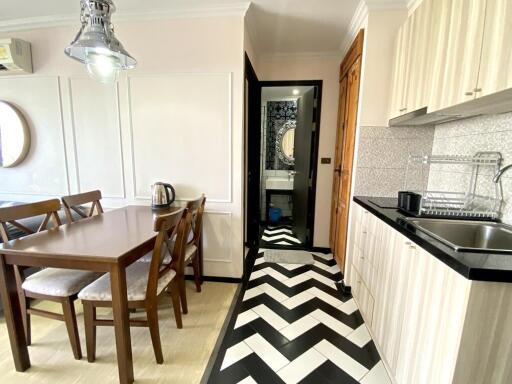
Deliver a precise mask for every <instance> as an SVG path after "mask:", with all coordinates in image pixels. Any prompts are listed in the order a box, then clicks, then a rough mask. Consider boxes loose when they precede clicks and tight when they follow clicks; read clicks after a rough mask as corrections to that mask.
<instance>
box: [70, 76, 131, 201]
mask: <svg viewBox="0 0 512 384" xmlns="http://www.w3.org/2000/svg"><path fill="white" fill-rule="evenodd" d="M84 79H88V78H87V77H85V76H77V77H69V78H67V82H68V98H69V108H70V114H71V132H72V139H73V150H74V155H75V160H76V161H75V174H76V185H77V187H78V193H82V192H85V190H84V188H83V187H82V182H81V171H80V151H79V149H78V146H77V143H78V140H77V132H76V107H75V99H74V96H73V94H74V93H73V80H75V81H79V80H84ZM113 92H114V99H115V106H113V107H114V108H115V111H114V113H115V129H116V135H117V137H116V145H117V148H116V149H117V150H118V154H119V158H118V161H119V172H120V174H119V175H118V176H120V191H121V193H120V194H111V193H107V194H103V197H104V198H110V199H125V198H126V195H127V194H126V181H125V174H124V158H123V143H122V126H121V116H120V95H119V83H116V85H115V87H114V91H113ZM97 139H98V141H100V140H103V138H102V137H98V138H97ZM86 189H89V188H86ZM100 189H101V188H100Z"/></svg>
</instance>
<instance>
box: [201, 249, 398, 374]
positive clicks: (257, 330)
mask: <svg viewBox="0 0 512 384" xmlns="http://www.w3.org/2000/svg"><path fill="white" fill-rule="evenodd" d="M263 252H264V250H260V253H259V254H258V255H257V257H256V259H255V262H254V267H253V270H252V273H251V275H250V277H249V281H248V283H247V284H246V287H245V292H243V299H242V301H241V302H240V303H239V305H238V306H237V310H236V312H235V313H234V314H233V316H236V321H234V322H233V323H234V325H233V326H232V327H231V329H230V330H228V332H227V333H226V335H225V340H224V344H223V346H224V347H223V349H222V350H221V351H220V352H219V355H218V357H217V362H216V364H215V365H214V369H213V372H212V374H211V376H210V378H209V381H208V382H209V383H219V384H220V383H222V384H230V383H244V384H247V383H265V384H266V383H299V382H300V383H315V384H322V383H338V384H340V383H341V384H343V383H347V384H348V383H364V384H377V383H378V384H389V383H391V382H390V380H389V378H388V376H387V374H386V371H385V369H384V366H383V364H382V362H381V361H380V357H379V354H378V352H377V350H376V348H375V344H374V343H373V341H372V340H371V337H370V334H369V333H368V330H367V328H366V326H365V324H364V321H363V319H362V317H361V315H360V313H359V310H358V308H357V305H356V303H355V301H354V300H353V299H352V298H351V297H350V296H342V295H341V294H340V293H339V291H338V290H337V289H336V286H335V284H334V282H335V281H337V280H339V279H340V278H341V273H340V271H339V269H338V267H337V265H336V262H335V261H334V260H333V258H332V256H331V255H324V254H318V253H314V254H313V257H314V260H315V261H314V264H313V265H303V264H273V263H267V262H265V260H264V258H263Z"/></svg>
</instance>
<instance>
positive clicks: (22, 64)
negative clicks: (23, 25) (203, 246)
mask: <svg viewBox="0 0 512 384" xmlns="http://www.w3.org/2000/svg"><path fill="white" fill-rule="evenodd" d="M27 73H32V52H31V49H30V43H29V42H26V41H24V40H21V39H0V76H2V75H4V76H5V75H21V74H27Z"/></svg>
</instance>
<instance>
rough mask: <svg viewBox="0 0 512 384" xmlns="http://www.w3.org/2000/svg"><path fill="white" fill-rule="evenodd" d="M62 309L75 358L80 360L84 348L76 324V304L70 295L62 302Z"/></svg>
mask: <svg viewBox="0 0 512 384" xmlns="http://www.w3.org/2000/svg"><path fill="white" fill-rule="evenodd" d="M62 311H63V313H64V322H65V323H66V329H67V331H68V337H69V342H70V343H71V349H72V350H73V355H74V356H75V359H77V360H80V359H81V358H82V349H81V348H80V337H79V336H78V326H77V324H76V314H75V304H74V302H73V301H72V300H71V299H70V298H69V297H68V298H66V299H65V300H64V301H63V302H62Z"/></svg>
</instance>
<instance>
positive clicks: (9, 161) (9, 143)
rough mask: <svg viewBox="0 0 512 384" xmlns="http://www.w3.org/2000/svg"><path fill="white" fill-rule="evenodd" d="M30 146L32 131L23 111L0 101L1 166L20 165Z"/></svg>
mask: <svg viewBox="0 0 512 384" xmlns="http://www.w3.org/2000/svg"><path fill="white" fill-rule="evenodd" d="M29 148H30V131H29V129H28V125H27V122H26V121H25V119H24V117H23V115H22V114H21V112H20V111H19V110H18V109H16V108H15V107H14V106H13V105H11V104H9V103H7V102H5V101H0V167H3V168H9V167H14V166H15V165H18V164H19V163H21V162H22V161H23V159H24V158H25V156H27V153H28V150H29Z"/></svg>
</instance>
